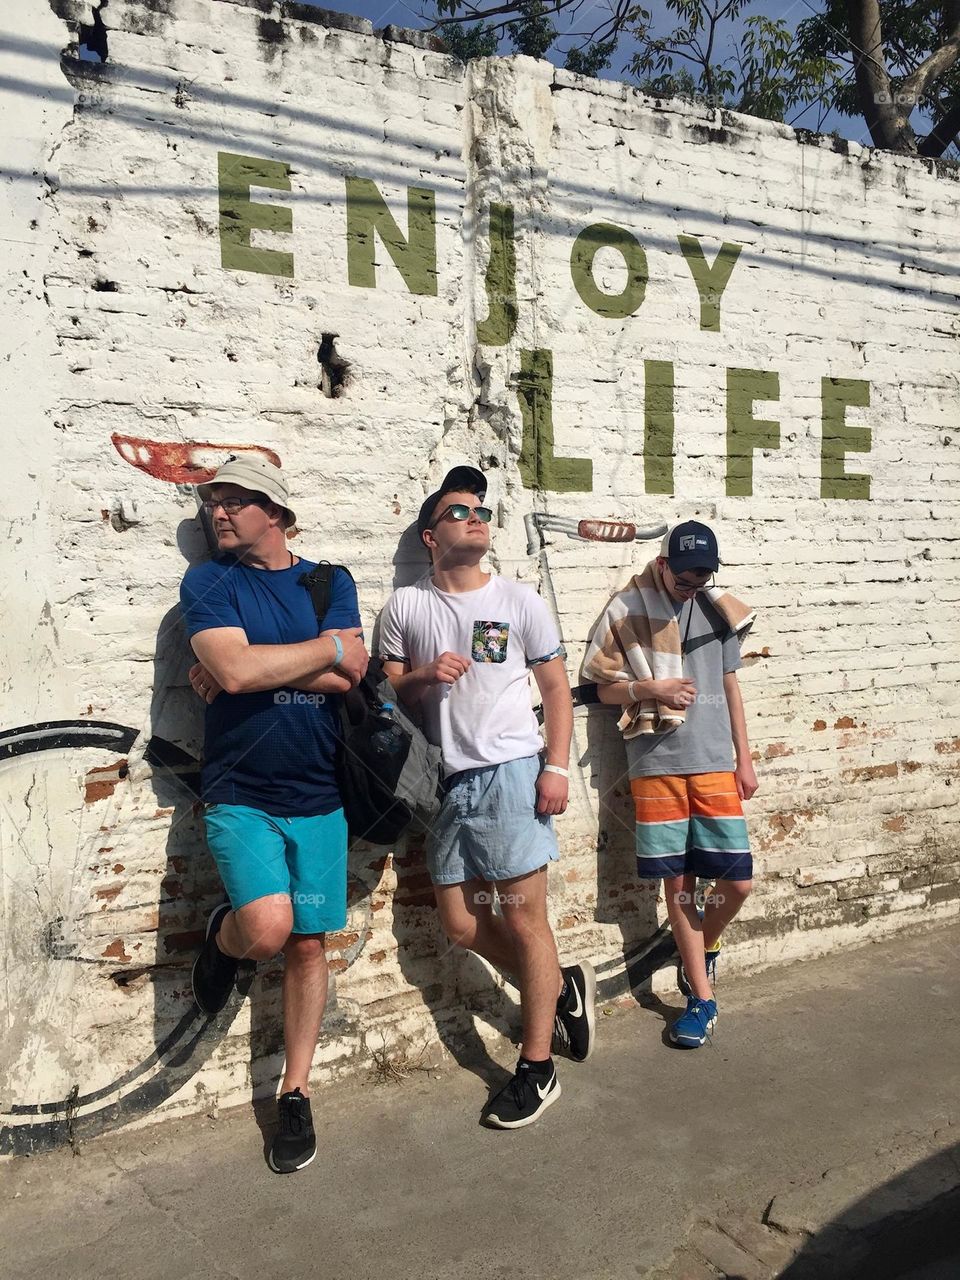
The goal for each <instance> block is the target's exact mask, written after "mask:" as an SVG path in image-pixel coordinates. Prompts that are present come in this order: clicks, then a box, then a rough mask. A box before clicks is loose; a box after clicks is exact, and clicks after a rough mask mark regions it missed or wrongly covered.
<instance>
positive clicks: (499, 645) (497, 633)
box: [470, 622, 510, 662]
mask: <svg viewBox="0 0 960 1280" xmlns="http://www.w3.org/2000/svg"><path fill="white" fill-rule="evenodd" d="M509 636H510V623H509V622H475V623H474V624H473V643H472V645H471V649H470V652H471V656H472V657H473V660H474V662H506V660H507V642H508V640H509Z"/></svg>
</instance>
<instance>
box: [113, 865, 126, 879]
mask: <svg viewBox="0 0 960 1280" xmlns="http://www.w3.org/2000/svg"><path fill="white" fill-rule="evenodd" d="M125 870H126V867H125V866H124V865H123V863H122V862H115V863H114V864H113V874H114V875H115V876H118V875H119V874H120V872H121V871H125Z"/></svg>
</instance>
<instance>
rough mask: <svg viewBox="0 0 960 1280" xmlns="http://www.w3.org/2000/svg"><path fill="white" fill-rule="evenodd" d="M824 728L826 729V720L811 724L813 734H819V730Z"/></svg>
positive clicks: (815, 721)
mask: <svg viewBox="0 0 960 1280" xmlns="http://www.w3.org/2000/svg"><path fill="white" fill-rule="evenodd" d="M826 727H827V722H826V720H814V722H813V728H814V730H815V732H819V731H820V730H821V729H825V728H826Z"/></svg>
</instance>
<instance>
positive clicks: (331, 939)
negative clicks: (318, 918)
mask: <svg viewBox="0 0 960 1280" xmlns="http://www.w3.org/2000/svg"><path fill="white" fill-rule="evenodd" d="M359 941H360V935H359V933H328V934H327V943H326V950H327V951H343V950H344V948H345V947H352V946H353V945H354V943H357V942H359Z"/></svg>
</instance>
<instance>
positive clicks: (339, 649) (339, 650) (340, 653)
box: [330, 636, 343, 667]
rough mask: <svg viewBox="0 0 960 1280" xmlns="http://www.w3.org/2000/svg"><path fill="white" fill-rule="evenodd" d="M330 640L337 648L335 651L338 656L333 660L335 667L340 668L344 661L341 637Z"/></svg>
mask: <svg viewBox="0 0 960 1280" xmlns="http://www.w3.org/2000/svg"><path fill="white" fill-rule="evenodd" d="M330 639H331V640H332V641H333V643H334V644H335V645H336V646H337V647H336V649H335V651H334V652H335V655H336V656H335V657H334V659H333V665H334V666H335V667H339V665H340V663H341V662H342V661H343V645H342V644H341V642H340V637H339V636H331V637H330Z"/></svg>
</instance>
